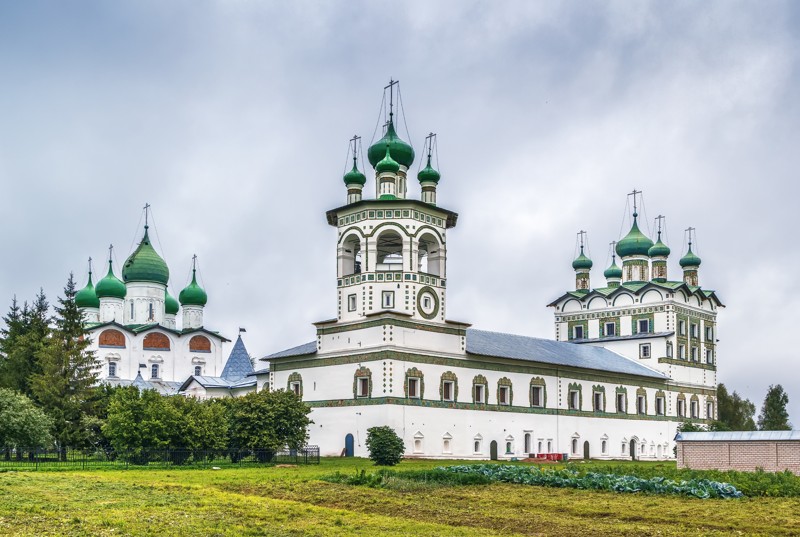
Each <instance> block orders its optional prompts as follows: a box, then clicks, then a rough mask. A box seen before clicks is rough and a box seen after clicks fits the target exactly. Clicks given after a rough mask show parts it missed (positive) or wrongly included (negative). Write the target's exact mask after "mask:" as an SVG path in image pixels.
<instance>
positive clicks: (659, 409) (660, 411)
mask: <svg viewBox="0 0 800 537" xmlns="http://www.w3.org/2000/svg"><path fill="white" fill-rule="evenodd" d="M664 406H665V405H664V398H663V397H661V396H659V397H656V414H657V415H658V416H663V415H664Z"/></svg>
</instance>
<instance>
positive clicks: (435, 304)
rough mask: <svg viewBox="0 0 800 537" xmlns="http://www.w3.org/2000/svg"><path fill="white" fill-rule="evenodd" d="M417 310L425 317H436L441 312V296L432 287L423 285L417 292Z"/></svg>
mask: <svg viewBox="0 0 800 537" xmlns="http://www.w3.org/2000/svg"><path fill="white" fill-rule="evenodd" d="M417 310H418V311H419V314H420V315H421V316H422V317H424V318H425V319H434V318H436V316H437V315H438V314H439V297H438V296H437V295H436V291H434V290H433V289H432V288H431V287H423V288H422V289H420V290H419V292H418V293H417Z"/></svg>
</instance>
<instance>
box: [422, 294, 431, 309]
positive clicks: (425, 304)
mask: <svg viewBox="0 0 800 537" xmlns="http://www.w3.org/2000/svg"><path fill="white" fill-rule="evenodd" d="M422 309H424V310H426V311H427V310H429V309H431V297H430V295H424V296H423V297H422Z"/></svg>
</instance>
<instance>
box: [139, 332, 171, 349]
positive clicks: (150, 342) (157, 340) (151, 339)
mask: <svg viewBox="0 0 800 537" xmlns="http://www.w3.org/2000/svg"><path fill="white" fill-rule="evenodd" d="M142 349H144V350H146V351H168V350H169V349H170V346H169V338H168V337H167V336H165V335H164V334H162V333H161V332H151V333H149V334H147V335H146V336H145V337H144V341H143V342H142Z"/></svg>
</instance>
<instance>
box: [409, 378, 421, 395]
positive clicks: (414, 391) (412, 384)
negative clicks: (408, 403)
mask: <svg viewBox="0 0 800 537" xmlns="http://www.w3.org/2000/svg"><path fill="white" fill-rule="evenodd" d="M408 396H409V397H410V398H415V399H419V379H418V378H413V377H409V379H408Z"/></svg>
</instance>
